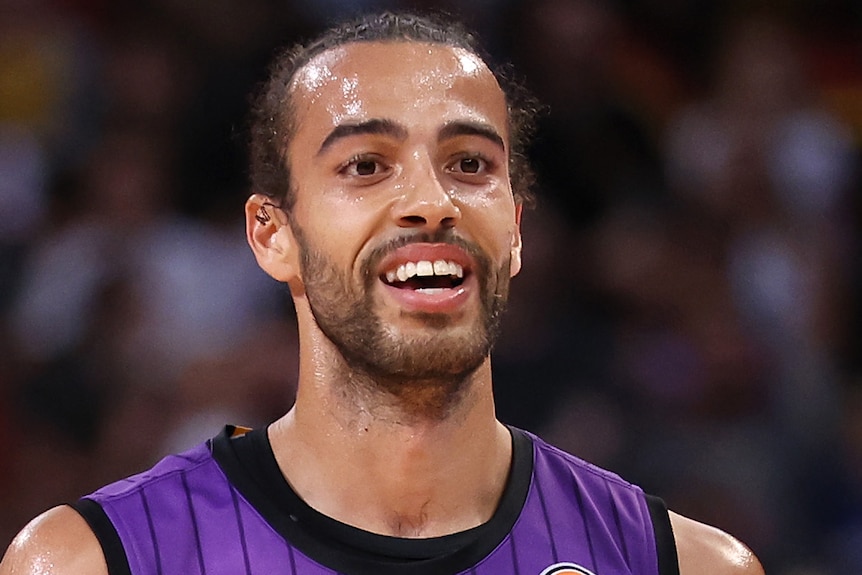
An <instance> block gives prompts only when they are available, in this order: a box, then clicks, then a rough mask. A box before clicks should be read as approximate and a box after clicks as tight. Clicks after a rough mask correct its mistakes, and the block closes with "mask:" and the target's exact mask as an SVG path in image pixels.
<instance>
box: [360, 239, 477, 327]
mask: <svg viewBox="0 0 862 575" xmlns="http://www.w3.org/2000/svg"><path fill="white" fill-rule="evenodd" d="M421 260H428V261H431V262H434V261H437V260H445V261H451V262H455V263H457V264H458V265H460V266H461V267H462V268H463V269H464V281H463V282H462V283H461V285H459V286H458V287H456V288H453V289H444V290H441V291H440V292H436V293H427V292H422V291H418V290H412V289H400V288H397V287H393V286H391V285H389V284H387V283H386V282H384V281H383V280H382V279H381V278H382V276H383V275H384V274H385V273H386V271H387V270H390V269H393V268H396V267H398V266H399V265H401V264H404V263H407V262H411V261H413V262H416V261H421ZM473 267H474V265H473V259H472V258H471V257H470V256H469V254H467V252H465V251H464V250H463V249H462V248H460V247H458V246H454V245H452V244H443V243H434V244H429V243H417V244H408V245H406V246H403V247H401V248H398V249H397V250H395V251H393V252H392V253H390V254H388V255H387V256H386V257H385V258H383V260H381V262H380V265H379V266H378V268H377V270H378V281H379V282H380V285H381V286H382V287H383V289H384V293H386V294H387V295H388V296H389V297H391V298H392V299H393V300H395V301H396V302H397V303H398V304H399V306H400V307H401V308H402V309H404V310H405V311H408V312H416V313H428V314H451V313H454V312H457V311H458V310H459V309H460V308H462V307H463V305H464V304H465V303H466V302H467V301H468V300H469V299H470V294H471V293H472V292H473V291H475V282H476V279H475V275H474V274H473Z"/></svg>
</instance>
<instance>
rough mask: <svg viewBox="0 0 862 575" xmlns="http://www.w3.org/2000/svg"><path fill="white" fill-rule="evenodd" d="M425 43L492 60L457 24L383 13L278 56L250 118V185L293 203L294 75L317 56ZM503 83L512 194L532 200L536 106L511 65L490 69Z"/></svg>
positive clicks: (437, 18) (283, 203) (436, 18)
mask: <svg viewBox="0 0 862 575" xmlns="http://www.w3.org/2000/svg"><path fill="white" fill-rule="evenodd" d="M381 41H382V42H398V41H402V42H424V43H431V44H442V45H446V46H451V47H454V48H462V49H464V50H467V51H469V52H471V53H472V54H474V55H476V56H478V57H480V58H482V60H483V61H484V62H486V63H487V62H488V61H489V58H487V57H486V55H485V54H484V53H483V52H482V50H481V48H480V47H479V44H478V42H477V40H476V38H475V36H474V35H473V34H472V33H471V32H469V31H468V30H467V29H466V28H465V27H464V26H463V25H462V24H460V23H459V22H455V21H451V20H447V19H444V18H442V17H440V16H436V15H435V16H428V15H422V16H420V15H416V14H403V13H401V14H396V13H392V12H384V13H381V14H376V15H370V16H364V17H361V18H359V19H356V20H353V21H350V22H347V23H345V24H342V25H339V26H337V27H334V28H332V29H330V30H328V31H327V32H325V33H324V34H322V35H321V36H319V37H318V38H317V39H316V40H313V41H311V42H309V43H306V44H297V45H294V46H293V47H291V48H288V49H287V50H284V51H283V52H281V53H280V54H278V55H277V57H276V58H275V60H274V61H273V63H272V65H271V66H270V70H269V76H268V80H267V81H265V82H264V83H263V85H262V86H261V88H260V90H259V92H258V93H257V95H256V97H255V99H254V100H253V102H252V109H251V118H250V120H251V121H250V124H251V125H250V142H249V152H250V169H251V174H250V175H251V185H252V187H253V189H254V191H255V192H257V193H262V194H265V195H267V196H269V197H271V198H272V199H273V201H274V202H277V203H278V204H279V205H280V206H281V207H282V208H284V209H285V210H287V211H290V209H291V208H292V206H293V202H294V201H295V198H294V197H293V193H292V191H293V186H292V184H291V181H290V166H289V164H288V162H287V157H286V150H287V147H288V143H289V142H290V139H291V137H292V136H293V133H294V130H295V129H296V125H295V122H294V113H293V112H294V110H293V106H292V103H291V101H290V86H291V83H292V82H293V79H294V77H295V76H296V73H297V72H298V71H299V70H300V69H301V68H302V67H303V66H305V65H306V64H307V63H308V62H309V61H311V60H312V59H313V58H314V57H315V56H317V55H318V54H321V53H323V52H326V51H327V50H330V49H332V48H335V47H338V46H343V45H345V44H350V43H353V42H381ZM492 72H493V73H494V76H495V77H496V78H497V82H498V83H499V84H500V87H501V88H502V90H503V92H504V94H505V97H506V104H507V107H508V113H509V133H510V154H509V173H510V178H511V184H512V192H513V194H514V196H515V200H516V201H518V202H520V203H526V204H530V203H532V202H533V193H532V187H533V184H534V180H535V178H534V172H533V170H532V167H531V166H530V164H529V162H528V161H527V158H526V147H527V145H528V142H529V139H530V138H531V137H532V135H533V132H534V126H535V116H536V110H537V106H536V104H535V100H534V99H533V98H532V96H531V95H530V94H529V93H528V92H527V90H526V89H525V88H524V86H523V84H522V83H520V82H517V81H515V80H514V79H513V77H512V74H511V69H497V70H492Z"/></svg>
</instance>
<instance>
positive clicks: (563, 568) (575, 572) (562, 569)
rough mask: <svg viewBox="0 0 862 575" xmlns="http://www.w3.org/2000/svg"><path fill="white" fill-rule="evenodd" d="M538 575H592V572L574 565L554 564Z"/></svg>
mask: <svg viewBox="0 0 862 575" xmlns="http://www.w3.org/2000/svg"><path fill="white" fill-rule="evenodd" d="M540 575H594V574H593V572H592V571H589V570H587V569H584V568H583V567H581V566H580V565H575V564H574V563H554V564H553V565H551V566H550V567H548V568H547V569H545V570H544V571H542V573H541V574H540Z"/></svg>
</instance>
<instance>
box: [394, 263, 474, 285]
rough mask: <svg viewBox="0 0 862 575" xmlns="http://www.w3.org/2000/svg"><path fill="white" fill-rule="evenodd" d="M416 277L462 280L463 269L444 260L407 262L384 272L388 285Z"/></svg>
mask: <svg viewBox="0 0 862 575" xmlns="http://www.w3.org/2000/svg"><path fill="white" fill-rule="evenodd" d="M416 276H418V277H427V276H455V277H457V278H462V277H464V268H463V267H461V265H459V264H457V263H455V262H447V261H446V260H437V261H435V262H431V261H428V260H421V261H418V262H407V263H405V264H401V265H400V266H398V267H397V268H396V269H394V270H389V271H388V272H386V281H388V282H389V283H392V282H395V281H401V282H405V281H407V280H408V279H410V278H412V277H416Z"/></svg>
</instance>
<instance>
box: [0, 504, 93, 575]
mask: <svg viewBox="0 0 862 575" xmlns="http://www.w3.org/2000/svg"><path fill="white" fill-rule="evenodd" d="M107 573H108V568H107V565H106V563H105V558H104V556H103V554H102V548H101V546H100V545H99V541H98V540H97V539H96V536H95V535H94V534H93V532H92V530H90V527H89V526H88V525H87V522H86V521H84V519H83V517H81V516H80V515H79V514H78V513H77V512H76V511H75V510H74V509H72V508H71V507H68V506H60V507H55V508H53V509H50V510H48V511H46V512H45V513H43V514H41V515H39V516H38V517H36V518H35V519H33V521H31V522H30V523H29V524H28V525H27V526H26V527H24V529H22V530H21V532H20V533H19V534H18V535H17V536H16V537H15V539H13V540H12V543H11V544H10V545H9V548H8V549H7V550H6V555H5V556H4V557H3V560H2V562H0V575H84V574H86V575H107Z"/></svg>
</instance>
